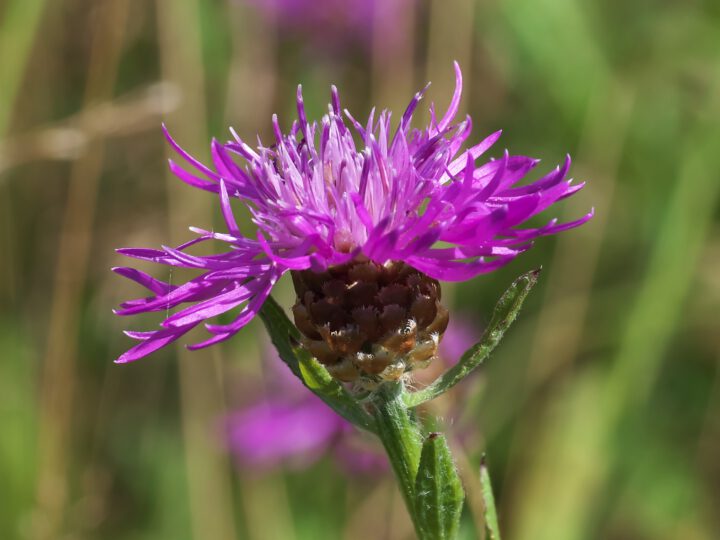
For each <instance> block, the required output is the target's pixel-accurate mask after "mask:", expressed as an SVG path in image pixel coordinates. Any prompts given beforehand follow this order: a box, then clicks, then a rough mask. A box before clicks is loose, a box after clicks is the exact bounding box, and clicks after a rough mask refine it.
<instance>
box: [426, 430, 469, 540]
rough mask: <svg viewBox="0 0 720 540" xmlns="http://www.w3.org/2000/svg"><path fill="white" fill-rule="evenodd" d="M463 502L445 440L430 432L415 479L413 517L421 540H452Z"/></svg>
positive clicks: (458, 523) (458, 479) (456, 531)
mask: <svg viewBox="0 0 720 540" xmlns="http://www.w3.org/2000/svg"><path fill="white" fill-rule="evenodd" d="M464 499H465V493H464V492H463V488H462V484H461V483H460V477H459V476H458V473H457V469H456V468H455V463H454V462H453V459H452V455H451V454H450V449H449V448H448V445H447V441H446V440H445V437H444V436H443V435H441V434H440V433H431V434H430V435H429V436H428V438H427V439H425V443H424V444H423V447H422V454H421V455H420V466H419V468H418V473H417V477H416V479H415V516H416V519H417V524H418V528H419V530H420V531H421V534H422V536H421V538H423V539H425V538H427V539H428V540H445V539H448V540H451V539H453V538H456V537H457V533H458V529H459V528H460V514H461V513H462V507H463V501H464Z"/></svg>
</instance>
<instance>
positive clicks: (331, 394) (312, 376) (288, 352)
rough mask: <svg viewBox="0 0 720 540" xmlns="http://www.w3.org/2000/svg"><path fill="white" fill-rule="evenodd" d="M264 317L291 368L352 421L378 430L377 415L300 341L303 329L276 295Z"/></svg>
mask: <svg viewBox="0 0 720 540" xmlns="http://www.w3.org/2000/svg"><path fill="white" fill-rule="evenodd" d="M260 317H261V318H262V320H263V323H265V328H267V331H268V333H269V334H270V339H271V340H272V343H273V345H274V346H275V348H276V349H277V351H278V354H279V355H280V358H281V359H282V360H283V362H285V364H287V366H288V367H289V368H290V371H292V372H293V374H294V375H295V376H296V377H298V378H299V379H300V380H301V381H302V383H303V384H304V385H305V386H306V387H307V388H308V389H309V390H310V391H312V392H313V393H314V394H315V395H317V396H318V397H319V398H320V399H322V400H323V401H324V402H325V403H326V404H327V405H328V406H330V408H332V409H333V410H334V411H335V412H336V413H338V414H339V415H340V416H342V417H343V418H345V420H347V421H348V422H351V423H352V424H354V425H356V426H358V427H360V428H363V429H365V430H367V431H370V432H373V433H374V432H375V427H374V420H373V418H372V417H371V416H370V415H369V414H368V413H367V412H366V411H365V409H363V407H362V406H361V405H360V404H359V403H358V402H357V401H356V400H355V399H354V398H353V397H352V396H351V395H350V393H349V392H348V391H347V390H346V389H345V388H344V387H343V386H342V385H341V384H340V383H338V382H337V381H336V380H335V379H333V378H332V377H331V376H330V374H329V373H328V372H327V370H326V369H325V368H324V367H323V366H322V364H320V362H318V361H317V360H315V358H313V357H312V356H311V355H310V353H309V352H307V351H306V350H305V349H304V348H303V347H302V346H301V345H300V344H299V340H300V332H299V331H298V330H297V328H295V325H294V324H292V322H290V319H288V317H287V315H286V314H285V311H284V310H283V309H282V308H281V307H280V305H278V303H277V302H276V301H275V299H274V298H273V297H272V296H269V297H268V298H267V300H265V304H264V305H263V307H262V309H261V310H260Z"/></svg>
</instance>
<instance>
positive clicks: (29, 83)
mask: <svg viewBox="0 0 720 540" xmlns="http://www.w3.org/2000/svg"><path fill="white" fill-rule="evenodd" d="M316 1H318V0H316ZM317 30H318V31H317V32H315V31H313V30H312V29H307V28H305V29H303V28H299V29H296V30H294V31H291V30H290V28H289V26H284V25H277V24H275V23H273V22H272V21H270V20H268V19H267V18H263V17H260V16H259V15H258V13H256V12H254V11H253V10H252V9H250V8H248V7H247V6H246V5H245V3H244V2H243V1H242V0H228V1H225V2H221V1H201V0H157V1H155V2H152V1H144V0H104V1H103V2H92V1H89V0H61V1H54V2H50V1H43V0H4V1H3V2H0V538H9V539H14V538H19V539H25V538H28V539H30V538H32V539H121V538H122V539H137V540H140V539H158V538H162V539H165V538H168V539H174V540H175V539H177V540H182V539H186V538H187V539H190V538H193V539H203V538H207V539H212V540H214V539H225V538H227V539H232V538H242V539H245V538H247V539H264V538H268V539H290V540H292V539H298V540H299V539H305V538H308V539H311V538H312V539H315V538H330V539H335V538H347V539H355V538H358V539H359V538H378V539H379V538H392V539H396V538H397V539H400V538H410V537H411V532H410V530H411V529H410V528H409V524H408V521H407V518H406V516H405V514H404V509H403V508H402V501H401V500H400V498H399V495H398V494H397V493H396V491H395V488H394V486H393V484H392V481H391V479H390V478H387V477H381V476H373V475H365V476H361V477H360V476H357V475H352V474H349V473H347V472H346V471H345V470H343V468H342V467H339V466H338V465H337V464H336V463H335V462H334V461H333V460H332V459H323V460H321V461H319V462H317V463H315V464H313V465H311V466H310V467H309V468H298V467H295V468H281V469H274V470H269V471H258V470H248V469H244V468H242V467H237V466H235V465H234V464H233V463H232V459H231V458H230V457H229V456H227V454H226V452H225V450H224V446H223V443H222V435H221V433H222V429H221V424H222V419H223V417H224V414H225V413H226V411H228V410H232V409H234V408H236V407H240V406H242V405H243V404H244V403H247V402H248V401H250V400H251V397H252V396H251V395H250V394H251V392H249V391H248V388H249V387H252V386H253V385H255V386H257V385H256V384H255V383H258V381H260V382H262V380H263V379H262V377H263V370H262V369H261V365H262V358H261V351H262V348H263V347H264V345H263V343H262V342H261V341H259V340H258V336H260V335H262V333H263V332H264V330H263V329H262V327H261V325H260V324H259V322H257V321H256V322H254V323H252V325H251V326H250V327H249V329H248V330H247V331H244V332H242V333H241V334H240V335H238V336H237V337H236V338H235V339H234V340H233V341H231V342H228V343H226V344H223V345H221V346H218V347H215V348H214V349H213V350H211V351H203V352H198V353H192V354H188V353H185V352H182V353H181V352H179V351H178V350H174V349H172V350H167V351H163V352H160V353H158V354H155V355H154V356H152V357H150V358H147V359H145V360H143V361H140V362H137V363H135V364H132V365H127V366H118V365H115V364H113V363H112V360H113V359H114V358H115V357H116V356H118V355H119V354H120V353H121V352H122V351H123V350H124V349H125V348H126V347H128V343H129V341H128V340H127V339H126V338H125V337H124V336H123V335H122V333H121V330H122V329H125V328H130V327H132V328H140V327H142V325H143V324H145V323H147V324H154V322H155V321H154V320H153V319H152V318H147V319H143V318H139V320H137V321H129V320H126V319H119V318H117V317H114V316H113V315H112V313H111V309H112V308H113V307H115V306H116V305H117V304H118V303H119V302H120V301H122V300H123V299H127V298H131V297H135V296H136V295H137V294H138V289H137V288H136V287H135V286H133V285H132V284H130V283H126V282H125V281H124V280H123V279H121V278H120V277H118V276H115V275H113V274H112V273H111V272H110V270H109V269H110V267H112V266H117V265H121V264H125V261H123V260H122V257H120V256H119V255H116V254H115V253H114V251H113V250H114V249H115V248H116V247H123V246H148V247H155V246H159V245H160V244H169V243H175V244H177V243H180V242H182V241H183V240H186V239H189V238H190V237H191V233H190V232H189V231H187V226H189V225H197V226H201V227H206V228H207V227H211V226H213V224H215V225H216V226H218V227H219V226H220V223H221V220H220V213H219V207H218V205H217V204H216V201H215V200H213V198H212V197H211V196H209V195H207V194H204V193H199V192H195V191H193V190H192V189H191V188H189V187H186V186H184V185H183V184H182V183H181V182H179V181H177V180H174V179H171V178H169V177H168V174H167V172H166V161H165V159H166V158H167V157H168V152H167V148H166V145H165V142H164V139H163V137H162V134H161V132H160V129H159V126H160V123H161V122H162V121H164V122H166V123H167V125H168V127H169V128H170V129H171V131H172V133H173V134H174V136H175V137H176V138H177V139H178V140H179V142H180V143H181V144H182V145H183V146H184V147H185V148H186V149H187V150H189V151H191V152H192V153H193V154H195V155H197V156H201V157H202V158H203V159H207V156H208V148H209V144H208V143H209V140H210V137H212V136H215V137H218V138H220V139H225V138H227V137H228V133H227V126H230V125H232V126H234V127H235V128H236V130H237V131H238V133H239V134H241V136H243V137H244V138H245V139H247V140H253V138H254V134H255V133H260V134H261V136H265V137H266V138H267V136H268V135H269V133H270V115H271V114H272V112H277V113H279V114H280V118H281V122H282V121H284V122H285V124H284V125H287V124H288V123H289V121H290V119H291V118H292V115H293V108H294V88H295V85H296V84H297V83H298V82H301V83H302V84H303V86H304V90H305V101H306V103H307V106H308V109H309V113H310V115H311V116H315V117H317V116H318V115H319V114H321V113H322V112H323V111H324V108H325V104H326V103H327V101H328V98H329V85H330V84H331V83H335V84H336V85H337V86H338V87H339V89H340V93H341V97H342V99H343V101H344V105H346V106H348V107H349V108H350V109H351V110H352V111H353V113H354V115H355V116H356V117H359V118H362V117H366V115H367V114H368V112H369V110H370V108H371V107H372V106H378V107H391V108H392V109H393V110H395V111H396V115H397V113H399V112H400V110H401V108H402V107H404V105H405V103H406V102H407V101H408V100H409V98H410V97H411V96H412V93H413V92H414V91H415V90H416V89H419V88H421V87H422V86H424V84H425V82H426V81H427V80H432V81H433V86H432V87H431V89H430V91H429V94H428V99H429V100H432V101H435V102H436V103H437V105H438V108H439V109H443V108H444V106H445V104H446V103H447V101H448V99H449V96H450V95H451V93H452V87H453V83H454V81H453V76H452V60H454V59H456V60H458V61H459V62H460V63H461V66H462V68H463V70H464V76H465V80H466V93H465V97H464V101H463V109H462V111H463V112H468V113H470V114H471V115H472V117H473V122H474V136H473V137H474V139H473V140H479V139H480V138H481V137H482V136H484V135H485V134H488V133H490V132H492V131H494V130H496V129H499V128H503V129H504V136H503V138H502V139H501V140H500V142H499V143H498V147H497V148H496V149H494V152H495V153H494V154H493V155H498V153H499V152H500V151H501V150H502V148H503V147H507V148H509V149H510V151H511V152H514V153H517V154H527V155H532V156H536V157H539V158H542V159H543V165H544V166H545V167H546V168H547V169H550V168H551V167H554V166H555V164H556V163H559V162H561V161H562V160H563V158H564V155H565V153H570V154H571V155H572V156H573V158H574V162H573V169H572V174H573V176H574V177H575V178H577V179H579V180H587V181H588V185H587V187H586V188H585V189H584V190H583V191H582V192H581V193H580V194H578V195H577V196H575V197H573V198H572V199H570V200H568V201H566V202H563V203H562V205H560V206H559V207H558V208H556V209H553V210H551V211H550V212H549V213H548V216H546V217H549V214H550V213H551V212H552V213H554V215H559V216H560V217H562V218H565V219H573V218H575V217H579V216H580V215H582V214H584V213H585V212H586V211H587V210H588V209H589V208H590V207H595V210H596V216H595V218H594V219H593V220H592V221H591V222H590V223H588V224H587V225H585V226H584V227H582V228H580V229H577V230H574V231H571V232H568V233H564V234H562V235H561V236H560V237H558V238H545V239H540V240H539V241H538V242H537V245H536V247H535V248H534V249H533V250H532V251H531V252H529V253H527V254H524V255H523V256H521V257H519V258H518V259H517V260H515V261H514V262H513V263H511V264H510V265H508V266H507V267H505V268H503V269H501V270H499V271H497V272H495V273H494V274H492V275H488V276H482V277H479V278H477V279H475V280H473V281H471V282H469V283H464V284H459V285H453V286H451V287H448V288H447V289H446V290H447V292H446V296H447V298H448V299H449V300H448V302H449V303H451V304H452V305H453V309H454V311H455V312H457V313H459V312H464V313H466V314H469V316H472V317H474V319H475V320H476V321H477V323H478V325H479V326H482V323H483V322H486V321H487V318H488V316H489V313H490V311H491V309H492V306H493V304H494V302H495V300H496V299H497V297H498V296H499V294H500V293H501V292H502V290H504V288H505V287H507V286H508V285H509V284H510V282H511V281H512V280H513V279H514V278H515V277H516V276H517V275H519V274H520V273H522V272H525V271H527V270H529V269H531V268H534V267H537V266H539V265H542V266H543V268H544V271H543V275H542V277H541V280H540V284H539V285H538V287H537V289H536V290H535V291H533V293H532V294H531V296H530V298H529V299H528V302H527V304H526V307H525V309H524V311H523V313H522V314H521V317H520V319H519V321H518V322H517V323H516V325H515V326H514V327H513V328H512V329H511V331H510V332H509V333H508V336H507V337H506V340H505V341H504V343H503V344H502V345H501V346H500V348H499V349H498V352H497V353H496V354H495V355H494V356H493V358H492V360H491V362H490V363H489V364H488V365H487V366H486V367H484V368H483V369H482V372H481V373H480V374H479V375H478V376H476V377H475V378H474V380H473V381H470V382H466V383H464V394H463V396H464V399H463V403H462V404H457V405H458V406H456V407H454V408H453V407H452V403H450V404H444V405H443V404H441V407H445V408H444V409H442V408H441V412H442V411H453V412H452V413H447V416H444V417H443V421H444V423H445V426H446V427H445V429H446V430H447V431H448V432H449V433H450V434H451V436H453V437H455V438H456V439H457V440H458V441H461V442H458V452H459V454H458V455H459V456H460V457H459V458H458V460H459V464H460V465H461V468H462V469H463V478H464V482H465V484H466V488H467V489H468V490H469V491H470V492H471V497H470V505H469V506H468V508H467V509H466V512H465V513H464V515H463V528H462V533H463V535H464V537H465V538H473V537H474V535H475V533H474V530H475V529H474V527H475V526H474V519H473V517H474V516H475V515H476V512H477V497H475V498H473V497H472V492H473V490H475V489H476V485H475V484H476V482H477V479H476V477H477V470H478V467H479V460H480V455H481V453H482V452H483V451H485V452H487V455H488V461H489V466H490V472H491V474H492V476H493V480H494V486H495V490H496V493H497V497H498V501H499V512H500V520H501V527H502V528H503V530H504V531H505V538H509V539H528V540H543V539H553V540H562V539H567V540H575V539H578V540H584V539H603V540H607V539H617V540H621V539H633V540H635V539H641V540H642V539H648V540H663V539H683V540H686V539H687V540H693V539H708V540H710V539H714V538H717V537H718V531H720V517H719V516H720V459H718V457H719V456H720V372H719V371H718V359H719V358H720V236H719V235H718V231H719V230H720V222H719V221H720V220H719V218H720V213H719V205H718V200H719V198H720V172H719V171H720V123H719V120H720V4H719V3H718V2H716V1H711V0H704V1H703V0H688V1H684V2H671V1H667V0H656V1H651V0H633V1H627V0H625V1H620V0H610V1H601V0H586V1H581V0H506V1H501V0H482V1H477V2H474V1H472V0H433V1H430V2H416V3H413V2H408V3H407V5H404V6H402V8H401V9H399V10H397V11H396V12H395V13H393V12H392V11H389V12H388V13H386V14H385V15H383V16H382V17H380V16H378V17H377V20H376V21H375V32H374V33H373V37H372V39H371V40H370V41H369V42H367V43H360V42H350V43H337V42H324V41H323V35H324V34H323V33H322V32H321V31H319V30H321V29H317ZM426 119H427V114H426V113H423V114H420V115H419V118H418V119H417V120H418V121H423V120H426ZM243 226H245V227H248V229H247V230H250V228H249V222H247V221H246V222H245V223H244V225H243ZM156 271H157V272H159V274H156V275H158V277H160V278H163V279H165V278H169V279H171V280H175V282H178V281H179V280H181V279H184V275H183V274H182V273H180V272H177V274H176V275H174V276H173V275H169V276H168V275H167V272H168V271H167V269H166V268H162V269H159V270H156ZM276 296H277V298H278V299H279V300H280V301H281V302H284V303H285V304H286V305H287V304H289V303H290V302H291V301H292V295H291V291H290V286H289V284H288V283H285V282H283V283H282V284H281V285H280V286H279V288H278V289H277V291H276ZM449 399H450V401H452V399H453V396H450V398H449ZM455 399H456V400H457V396H456V397H455ZM460 405H461V406H460ZM462 429H466V430H468V432H470V433H472V434H473V435H472V437H463V434H462V433H461V430H462ZM478 433H481V434H482V436H480V435H478Z"/></svg>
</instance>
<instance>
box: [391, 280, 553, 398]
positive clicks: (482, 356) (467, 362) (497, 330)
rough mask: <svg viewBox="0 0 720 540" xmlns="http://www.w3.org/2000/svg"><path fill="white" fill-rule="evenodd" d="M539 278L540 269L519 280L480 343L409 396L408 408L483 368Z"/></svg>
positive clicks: (508, 292)
mask: <svg viewBox="0 0 720 540" xmlns="http://www.w3.org/2000/svg"><path fill="white" fill-rule="evenodd" d="M539 275H540V269H537V270H533V271H531V272H528V273H527V274H523V275H522V276H520V277H519V278H518V279H516V280H515V281H514V282H513V284H512V285H510V288H509V289H508V290H507V291H505V293H504V294H503V295H502V296H501V297H500V300H499V301H498V303H497V305H496V306H495V310H494V311H493V316H492V319H491V320H490V324H489V325H488V327H487V329H486V330H485V333H484V334H483V337H482V339H481V340H480V342H479V343H478V344H477V345H475V346H473V347H471V348H470V349H469V350H468V351H467V352H466V353H465V354H463V355H462V358H460V361H459V362H458V363H457V364H455V365H454V366H453V367H451V368H450V369H448V370H447V371H446V372H445V373H443V374H442V375H440V376H439V377H438V378H437V379H435V381H434V382H432V383H431V384H430V385H429V386H427V387H426V388H423V389H422V390H419V391H418V392H413V393H410V394H406V396H405V405H406V406H408V407H417V406H418V405H420V404H422V403H425V402H426V401H429V400H431V399H434V398H436V397H437V396H439V395H440V394H443V393H445V392H447V391H448V390H449V389H450V388H452V387H453V386H455V385H456V384H457V383H459V382H460V381H461V380H463V379H464V378H465V377H467V376H468V375H469V374H470V373H471V372H472V371H473V370H474V369H475V368H476V367H478V366H479V365H480V364H482V363H483V362H484V361H485V360H486V359H487V358H488V356H490V353H491V352H492V351H493V349H495V347H497V345H498V343H500V340H501V339H502V337H503V336H504V335H505V332H506V331H507V329H508V328H509V327H510V325H511V324H512V323H513V322H514V321H515V319H516V318H517V315H518V313H519V311H520V308H521V307H522V305H523V302H524V301H525V298H526V297H527V295H528V293H529V292H530V290H531V289H532V288H533V287H534V286H535V284H536V283H537V280H538V276H539Z"/></svg>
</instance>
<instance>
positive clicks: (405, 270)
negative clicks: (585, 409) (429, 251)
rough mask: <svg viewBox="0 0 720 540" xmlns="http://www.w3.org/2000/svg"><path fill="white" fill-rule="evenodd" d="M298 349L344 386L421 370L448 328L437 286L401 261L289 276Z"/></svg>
mask: <svg viewBox="0 0 720 540" xmlns="http://www.w3.org/2000/svg"><path fill="white" fill-rule="evenodd" d="M292 278H293V283H294V285H295V292H296V293H297V300H296V302H295V305H294V306H293V315H294V317H295V324H296V326H297V328H298V329H299V330H300V331H301V332H302V334H303V336H304V339H303V344H304V345H305V347H306V348H307V349H308V350H309V351H310V353H311V354H312V355H313V356H315V357H316V358H317V359H318V361H319V362H321V363H322V364H324V365H325V366H326V367H327V369H328V371H329V372H330V374H331V375H332V376H333V377H335V378H336V379H338V380H341V381H343V382H352V381H359V382H361V383H363V384H364V385H366V386H372V385H373V384H377V383H379V382H381V381H390V380H397V379H399V378H400V377H401V376H402V375H403V374H404V373H406V372H408V371H411V370H413V369H416V368H418V367H425V366H426V365H428V364H429V363H430V362H431V361H432V359H433V358H434V357H435V356H436V354H437V346H438V343H439V341H440V338H441V337H442V334H443V332H444V331H445V329H446V327H447V324H448V311H447V310H446V309H445V308H444V307H443V306H442V305H441V303H440V297H441V294H440V284H439V283H438V282H437V281H436V280H434V279H432V278H430V277H428V276H426V275H425V274H423V273H422V272H419V271H418V270H415V269H414V268H412V267H411V266H409V265H407V264H405V263H403V262H396V261H390V262H387V263H385V264H382V265H381V264H377V263H374V262H372V261H369V260H367V259H359V258H358V259H356V260H355V261H353V262H351V263H348V264H345V265H340V266H334V267H331V268H328V270H326V271H325V272H321V273H317V272H313V271H310V270H303V271H293V272H292Z"/></svg>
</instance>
